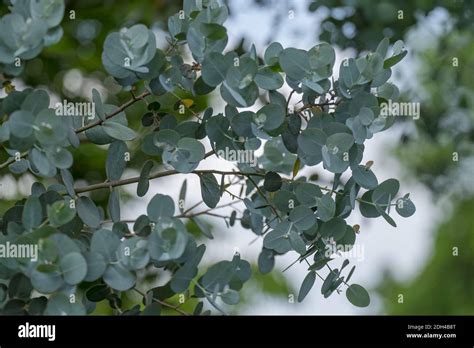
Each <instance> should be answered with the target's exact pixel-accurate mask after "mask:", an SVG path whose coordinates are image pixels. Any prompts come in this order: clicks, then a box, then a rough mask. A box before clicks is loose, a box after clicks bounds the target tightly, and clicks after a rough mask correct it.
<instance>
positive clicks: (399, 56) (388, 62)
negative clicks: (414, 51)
mask: <svg viewBox="0 0 474 348" xmlns="http://www.w3.org/2000/svg"><path fill="white" fill-rule="evenodd" d="M407 54H408V51H402V53H400V54H397V55H395V56H392V57H390V58H388V59H385V61H384V62H383V68H384V69H388V68H390V67H392V66H394V65H395V64H397V63H398V62H400V61H401V60H402V59H403V58H405V56H406V55H407Z"/></svg>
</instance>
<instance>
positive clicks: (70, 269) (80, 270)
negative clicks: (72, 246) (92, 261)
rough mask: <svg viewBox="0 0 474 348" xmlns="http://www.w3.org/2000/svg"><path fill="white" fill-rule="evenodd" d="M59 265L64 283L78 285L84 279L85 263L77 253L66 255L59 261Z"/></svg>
mask: <svg viewBox="0 0 474 348" xmlns="http://www.w3.org/2000/svg"><path fill="white" fill-rule="evenodd" d="M60 265H61V271H62V273H63V277H64V281H65V282H66V283H67V284H69V285H76V284H79V283H80V282H81V281H82V280H84V278H85V277H86V274H87V263H86V260H85V259H84V257H83V256H82V255H81V254H79V253H76V252H73V253H70V254H67V255H66V256H64V257H63V258H62V259H61V263H60Z"/></svg>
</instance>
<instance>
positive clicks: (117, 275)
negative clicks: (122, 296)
mask: <svg viewBox="0 0 474 348" xmlns="http://www.w3.org/2000/svg"><path fill="white" fill-rule="evenodd" d="M103 279H104V282H105V283H106V284H107V285H108V286H110V287H111V288H112V289H115V290H118V291H126V290H129V289H131V288H132V287H133V286H134V285H135V281H136V276H135V274H134V273H132V272H131V271H129V270H128V269H126V268H125V267H124V266H122V265H121V264H112V265H109V266H108V267H107V269H106V270H105V273H104V275H103Z"/></svg>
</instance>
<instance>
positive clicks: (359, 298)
mask: <svg viewBox="0 0 474 348" xmlns="http://www.w3.org/2000/svg"><path fill="white" fill-rule="evenodd" d="M346 297H347V299H348V300H349V302H350V303H352V304H353V305H354V306H357V307H367V306H368V305H369V304H370V296H369V293H368V292H367V290H365V289H364V288H363V287H362V286H360V285H359V284H352V285H351V286H349V287H348V288H347V290H346Z"/></svg>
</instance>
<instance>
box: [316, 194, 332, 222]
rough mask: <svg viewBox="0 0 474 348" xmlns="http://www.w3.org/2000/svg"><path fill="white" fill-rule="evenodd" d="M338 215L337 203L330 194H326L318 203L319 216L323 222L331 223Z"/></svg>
mask: <svg viewBox="0 0 474 348" xmlns="http://www.w3.org/2000/svg"><path fill="white" fill-rule="evenodd" d="M335 213H336V203H335V202H334V200H333V199H332V197H331V194H330V193H326V194H325V195H324V196H322V197H321V198H320V199H319V201H318V210H317V214H318V216H319V218H320V219H321V220H323V221H325V222H326V221H329V220H331V219H332V217H333V216H334V214H335Z"/></svg>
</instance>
